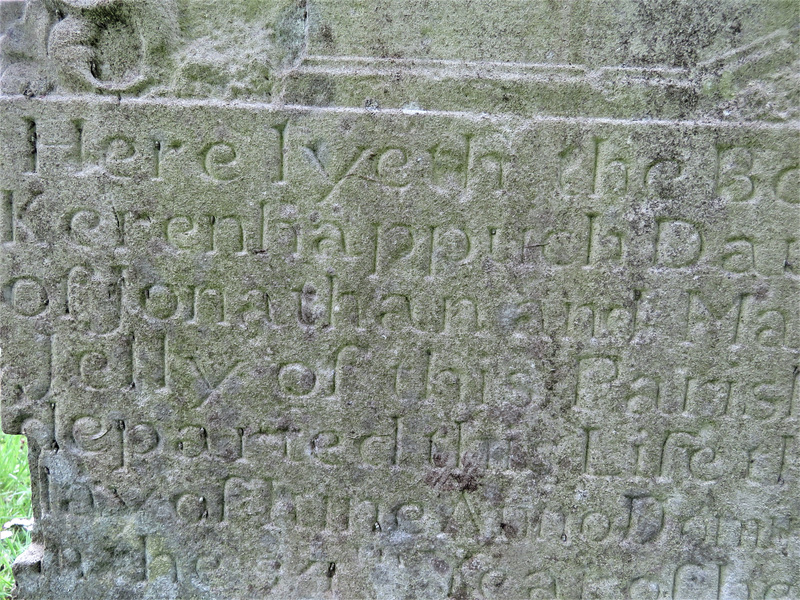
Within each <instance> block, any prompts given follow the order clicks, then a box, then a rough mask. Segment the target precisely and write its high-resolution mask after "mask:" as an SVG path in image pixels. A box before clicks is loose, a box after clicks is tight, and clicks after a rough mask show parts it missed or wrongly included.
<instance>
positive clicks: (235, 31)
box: [0, 0, 800, 122]
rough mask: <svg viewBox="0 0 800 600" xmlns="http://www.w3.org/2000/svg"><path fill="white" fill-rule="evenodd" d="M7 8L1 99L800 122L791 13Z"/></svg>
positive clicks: (463, 7) (576, 0) (41, 2)
mask: <svg viewBox="0 0 800 600" xmlns="http://www.w3.org/2000/svg"><path fill="white" fill-rule="evenodd" d="M20 4H21V3H20V2H3V6H4V10H3V13H4V15H5V16H4V17H3V19H2V20H1V21H2V22H3V23H4V24H5V25H8V24H9V23H8V21H13V22H12V23H11V26H10V28H8V30H7V32H6V35H5V36H3V37H2V38H0V59H2V62H3V66H2V79H0V92H2V93H3V94H10V95H17V94H23V95H26V96H28V97H34V96H45V95H64V94H76V93H78V94H80V93H83V94H92V95H97V94H106V95H116V96H119V97H124V96H128V97H131V96H136V97H167V98H176V97H177V98H193V99H219V100H231V101H232V100H241V101H247V102H267V103H273V104H276V105H281V104H300V105H311V106H338V107H366V108H375V109H378V108H407V109H411V110H447V111H469V112H479V113H481V112H488V113H510V114H518V115H524V116H530V115H553V116H563V117H575V116H583V117H601V118H622V119H649V118H658V119H709V118H710V119H722V120H734V121H772V122H787V121H793V120H796V119H797V118H798V108H797V107H798V105H800V103H798V95H799V94H800V91H799V90H800V77H799V76H798V73H800V59H798V52H797V43H798V32H799V31H800V25H799V23H800V10H799V9H798V7H797V5H795V4H794V2H791V1H783V0H765V1H752V2H740V1H738V0H714V1H711V2H702V3H701V2H695V1H688V0H682V1H679V2H677V3H676V2H667V1H666V0H655V1H651V2H641V1H637V0H621V1H619V2H615V3H614V4H613V6H610V5H608V4H606V3H596V2H590V1H589V0H570V1H567V2H554V1H551V0H537V1H535V2H524V3H523V2H519V1H517V0H505V1H503V2H492V3H482V2H475V3H465V4H462V3H460V2H457V1H456V0H443V1H438V2H428V1H424V0H381V1H380V2H365V1H358V2H343V1H342V0H316V1H314V0H308V1H307V0H275V1H273V2H252V1H247V0H232V1H230V2H224V3H222V2H209V1H201V0H165V1H164V0H137V1H134V0H29V1H28V2H27V3H25V10H24V14H23V15H22V16H21V17H20V18H15V19H12V16H13V17H16V16H17V15H18V14H20V11H19V7H20Z"/></svg>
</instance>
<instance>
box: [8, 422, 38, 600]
mask: <svg viewBox="0 0 800 600" xmlns="http://www.w3.org/2000/svg"><path fill="white" fill-rule="evenodd" d="M30 516H31V487H30V473H29V472H28V445H27V444H26V443H25V438H24V437H22V436H11V435H5V434H3V433H0V527H2V525H3V524H4V523H6V522H8V521H10V520H11V519H19V518H30ZM0 531H8V532H9V533H10V534H11V535H10V536H9V537H6V538H5V539H2V540H0V598H7V597H8V593H9V592H10V591H11V586H12V585H13V584H14V577H13V575H12V573H11V563H12V562H14V559H15V558H16V557H17V556H19V555H20V554H21V553H22V551H23V550H24V549H25V546H27V545H28V543H29V542H30V534H29V533H28V532H27V531H26V530H25V529H24V528H22V527H13V528H11V529H10V530H6V529H0Z"/></svg>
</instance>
